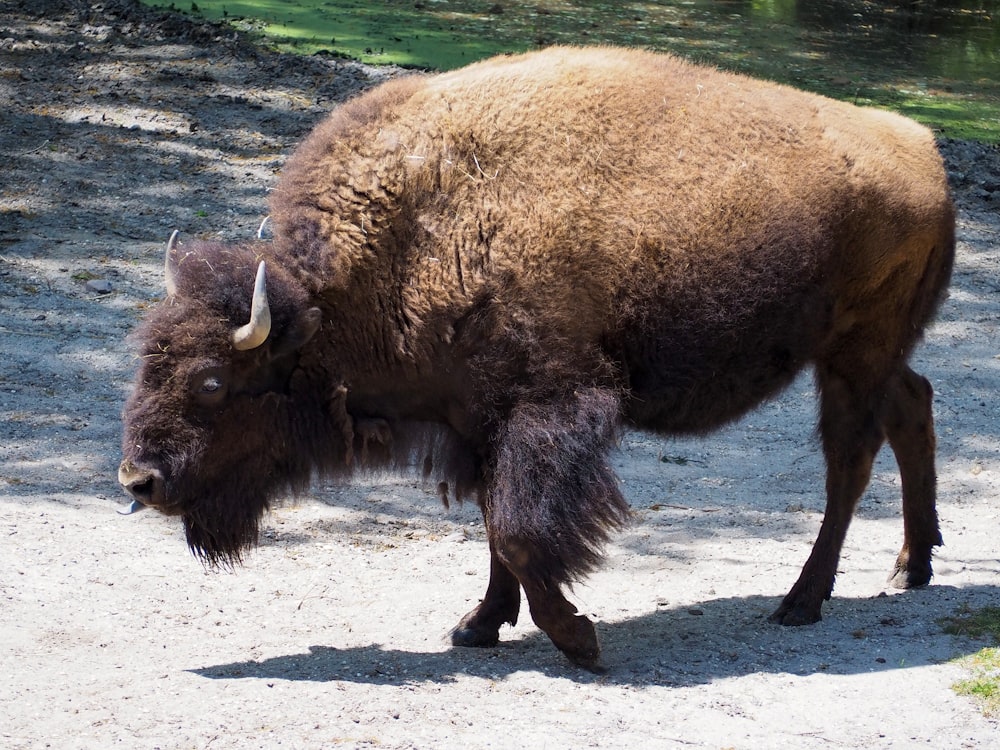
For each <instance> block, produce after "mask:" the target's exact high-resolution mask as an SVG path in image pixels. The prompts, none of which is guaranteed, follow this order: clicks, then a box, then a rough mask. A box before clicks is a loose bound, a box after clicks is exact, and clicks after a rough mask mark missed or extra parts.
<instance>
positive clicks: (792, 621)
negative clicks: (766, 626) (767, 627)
mask: <svg viewBox="0 0 1000 750" xmlns="http://www.w3.org/2000/svg"><path fill="white" fill-rule="evenodd" d="M767 619H768V621H769V622H775V623H777V624H778V625H787V626H793V627H794V626H798V625H812V624H813V623H817V622H819V621H820V620H822V619H823V616H822V615H821V614H820V613H819V610H817V609H814V608H812V607H803V606H800V605H795V604H785V603H782V605H781V606H780V607H778V608H777V609H776V610H775V611H774V614H772V615H771V616H770V617H768V618H767Z"/></svg>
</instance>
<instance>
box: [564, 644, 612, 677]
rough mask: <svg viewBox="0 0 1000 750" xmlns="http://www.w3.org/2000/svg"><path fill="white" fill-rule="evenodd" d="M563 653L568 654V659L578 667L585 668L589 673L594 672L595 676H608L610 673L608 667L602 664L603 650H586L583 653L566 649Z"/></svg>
mask: <svg viewBox="0 0 1000 750" xmlns="http://www.w3.org/2000/svg"><path fill="white" fill-rule="evenodd" d="M562 652H563V653H564V654H566V658H567V659H569V660H570V661H571V662H573V663H574V664H576V666H578V667H583V668H584V669H586V670H587V671H588V672H593V673H594V674H606V673H607V671H608V669H607V667H605V666H604V665H603V664H601V650H600V649H599V648H595V649H585V650H582V651H568V650H566V649H562Z"/></svg>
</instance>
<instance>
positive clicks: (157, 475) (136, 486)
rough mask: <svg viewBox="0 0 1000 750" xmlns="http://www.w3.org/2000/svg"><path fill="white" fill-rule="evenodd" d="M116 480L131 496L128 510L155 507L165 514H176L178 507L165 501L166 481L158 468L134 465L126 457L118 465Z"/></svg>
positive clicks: (130, 511) (178, 511)
mask: <svg viewBox="0 0 1000 750" xmlns="http://www.w3.org/2000/svg"><path fill="white" fill-rule="evenodd" d="M118 482H119V483H120V484H121V486H122V487H123V488H124V489H125V492H127V493H128V494H129V495H130V496H131V498H132V503H131V505H129V508H128V512H129V513H134V512H135V511H137V510H141V509H142V508H156V509H157V510H159V511H161V512H162V513H166V514H167V515H171V516H172V515H178V514H179V513H180V508H178V507H177V506H176V505H174V504H172V503H170V502H168V501H167V483H166V480H165V479H164V477H163V472H162V471H160V470H159V469H154V468H145V467H140V466H136V465H135V464H133V463H132V462H131V461H129V460H128V459H126V460H124V461H122V462H121V465H120V466H119V467H118Z"/></svg>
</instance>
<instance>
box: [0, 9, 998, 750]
mask: <svg viewBox="0 0 1000 750" xmlns="http://www.w3.org/2000/svg"><path fill="white" fill-rule="evenodd" d="M392 73H393V71H380V70H377V69H372V68H367V67H363V66H360V65H356V64H351V63H345V62H339V61H331V60H324V59H320V58H309V59H302V58H290V57H285V56H279V55H276V54H271V53H268V52H265V51H262V50H259V49H255V48H254V47H252V46H251V45H249V44H247V43H246V42H244V41H242V40H240V39H238V38H235V37H234V36H233V35H232V33H231V32H228V31H225V32H223V31H220V30H219V29H216V28H214V27H209V26H199V25H194V24H192V23H191V22H189V21H186V20H184V19H180V18H178V17H175V16H170V15H166V14H162V13H159V12H154V11H149V10H143V9H140V8H138V7H136V6H135V5H134V4H133V3H131V2H126V1H125V0H107V1H106V2H96V3H92V2H78V1H75V0H65V1H63V2H55V1H51V0H48V1H45V2H35V1H32V2H10V1H9V0H0V101H3V102H4V104H3V105H2V109H0V176H2V179H0V674H2V675H3V676H4V677H3V679H0V747H4V748H36V747H39V748H40V747H53V748H108V747H112V746H119V747H128V748H206V747H211V748H229V747H233V748H257V747H269V748H270V747H275V746H279V745H280V746H282V747H290V748H316V747H331V746H346V747H365V746H373V747H384V748H411V747H412V748H429V747H445V748H449V747H450V748H459V747H463V748H466V747H468V748H479V747H493V748H515V747H516V748H524V747H531V748H571V747H572V748H580V747H591V746H593V747H606V748H618V747H621V748H625V747H630V748H631V747H636V746H639V747H657V748H659V747H663V748H672V747H706V748H729V747H733V748H770V747H793V748H807V749H811V748H831V747H836V748H859V749H860V748H865V749H866V750H867V749H868V748H883V747H900V748H913V747H928V748H935V749H937V750H940V749H947V748H979V747H982V748H986V747H996V746H997V743H998V741H1000V726H998V724H997V721H996V720H992V719H988V718H985V717H983V716H982V715H981V713H980V712H979V711H978V709H977V708H976V707H975V706H974V705H973V704H972V703H971V702H969V700H967V699H966V698H963V697H959V696H956V695H955V694H954V693H953V692H952V690H951V688H950V686H951V685H952V683H954V682H955V681H956V680H958V679H960V678H962V677H963V675H964V671H963V668H962V667H961V666H959V665H956V664H955V663H953V662H951V661H950V660H951V659H952V658H953V657H956V656H961V655H963V654H967V653H971V652H974V651H977V650H978V649H979V648H981V647H982V646H983V645H984V644H982V643H976V642H973V641H967V640H963V639H957V638H954V637H952V636H949V635H945V634H944V633H942V630H941V626H940V624H939V623H938V622H937V620H938V618H940V617H942V616H946V615H953V614H955V613H956V612H958V611H960V610H961V609H962V608H965V607H972V608H975V607H982V606H985V605H997V604H1000V559H998V558H1000V542H998V541H997V539H998V532H1000V497H998V490H1000V420H998V415H997V411H996V405H995V398H996V393H997V389H998V387H1000V305H998V303H1000V211H998V208H1000V192H998V190H1000V184H998V182H1000V152H998V151H997V149H996V148H989V147H985V146H981V145H977V144H971V143H955V142H952V143H946V144H943V150H944V153H945V155H946V158H947V160H948V166H949V171H950V173H951V176H952V179H953V183H954V186H955V195H956V199H957V201H958V204H959V207H960V211H961V213H960V228H959V236H960V246H959V260H958V267H957V269H956V273H955V279H954V286H953V290H952V293H951V297H950V300H949V301H948V302H947V304H946V305H945V307H944V309H943V311H942V314H941V316H940V320H939V322H938V323H937V324H936V325H935V326H934V327H933V329H932V330H931V331H930V332H929V334H928V337H927V341H926V343H925V344H924V345H923V346H922V347H921V348H920V350H919V352H918V353H917V356H916V358H915V366H916V369H918V370H919V371H921V372H922V373H924V374H925V375H927V376H928V377H929V378H930V379H931V381H932V383H933V385H934V388H935V390H936V415H937V423H938V438H939V448H940V453H939V464H938V470H939V475H940V505H939V508H940V514H941V521H942V528H943V533H944V538H945V542H946V546H945V547H944V548H942V549H941V550H940V552H939V554H938V555H937V557H936V564H935V571H936V577H935V580H934V582H933V584H932V585H931V586H930V587H928V588H926V589H923V590H918V591H912V592H909V593H905V594H900V593H898V592H896V591H893V590H891V589H886V588H885V577H886V575H887V574H888V572H889V570H890V568H891V566H892V563H893V560H894V558H895V554H896V552H897V550H898V546H899V544H900V543H901V539H902V528H901V519H900V513H899V479H898V475H897V473H896V470H895V466H894V464H893V463H892V461H891V458H890V456H889V455H888V451H886V452H884V453H883V455H882V456H881V457H880V461H879V464H878V466H877V468H876V472H875V476H874V479H873V481H872V484H871V487H870V489H869V491H868V493H867V495H866V497H865V498H864V500H863V503H862V508H861V510H860V512H859V515H858V517H857V519H856V521H855V523H854V525H853V526H852V528H851V531H850V534H849V535H848V540H847V545H846V549H845V554H844V556H843V561H842V565H841V571H842V572H841V574H840V575H839V577H838V580H837V588H836V591H835V594H834V599H833V600H832V601H831V602H829V603H828V604H827V606H826V608H825V610H824V614H825V619H824V620H823V621H822V622H821V623H819V624H817V625H815V626H811V627H804V628H781V627H779V626H775V625H770V624H768V623H767V622H766V615H767V614H768V613H769V612H770V611H771V610H773V609H774V608H775V607H776V606H777V603H778V601H779V599H780V597H781V596H782V595H783V594H784V593H785V591H786V590H787V588H788V587H789V586H790V585H791V583H792V582H793V581H794V579H795V577H796V576H797V575H798V571H799V569H800V567H801V565H802V563H803V562H804V561H805V558H806V556H807V554H808V552H809V549H810V546H811V544H812V541H813V538H814V535H815V533H816V531H817V529H818V527H819V522H820V519H821V513H822V507H823V506H822V484H823V483H822V473H821V472H822V466H821V461H820V457H819V454H818V449H817V446H816V441H815V439H814V435H813V423H814V408H815V407H814V400H813V396H812V392H811V383H810V380H809V378H808V377H804V378H802V379H800V380H799V381H798V382H797V383H796V384H795V385H794V387H793V388H792V389H790V391H788V392H787V393H786V394H784V396H783V397H782V398H781V399H780V400H778V401H776V402H774V403H772V404H770V405H768V406H766V407H765V408H763V409H761V410H760V411H758V412H756V413H754V414H752V415H751V416H750V417H748V418H747V419H745V420H744V421H742V422H741V423H739V424H737V425H735V426H733V427H732V428H731V429H728V430H726V431H725V432H723V433H720V434H718V435H716V436H714V437H712V438H711V439H708V440H701V441H694V440H690V441H689V440H660V439H654V438H652V437H649V436H645V435H640V434H632V433H629V434H627V435H626V436H625V437H624V439H623V441H622V445H621V449H620V450H619V451H618V453H617V454H616V456H615V459H614V460H615V463H616V466H617V468H618V470H619V473H620V476H621V479H622V481H623V483H624V487H625V492H626V495H627V497H628V499H629V501H630V503H631V504H632V506H633V508H634V510H635V515H636V517H637V520H636V523H635V524H634V526H632V527H631V528H630V529H629V530H628V531H627V532H626V533H624V534H622V535H621V536H620V537H618V538H617V539H616V541H615V542H614V544H613V545H611V547H610V549H609V550H608V560H607V564H606V565H605V567H604V568H603V569H602V571H601V572H599V573H598V574H597V575H595V576H593V577H592V578H590V579H589V580H588V581H587V582H586V583H585V584H583V585H580V586H578V587H577V588H576V589H575V590H574V592H573V599H574V601H575V602H576V603H578V605H579V606H580V608H581V610H583V611H584V612H586V613H588V614H590V616H591V617H592V618H593V619H595V620H596V621H598V629H599V632H600V634H601V638H602V641H603V646H604V652H605V655H604V661H605V663H606V664H607V665H608V666H609V667H610V669H609V672H608V673H607V674H605V675H600V676H597V675H593V674H590V673H587V672H583V671H581V670H579V669H577V668H574V667H573V666H571V665H570V664H569V663H568V662H566V660H565V659H564V658H563V657H562V656H561V655H560V654H559V653H558V652H557V651H556V650H555V648H553V647H552V646H551V644H550V643H549V642H548V640H547V639H546V638H545V637H544V636H543V635H541V634H540V633H539V631H538V630H537V629H536V628H535V627H534V626H533V625H532V624H531V622H530V620H529V619H528V618H527V617H524V618H523V621H522V622H521V623H520V624H519V625H518V626H517V627H515V628H512V629H507V630H505V631H504V632H502V637H503V641H502V642H501V644H500V645H499V646H497V647H496V648H491V649H485V650H464V649H454V648H452V647H451V646H450V644H449V639H448V631H449V629H450V628H451V627H452V626H454V625H455V624H456V622H457V621H458V618H459V617H460V616H461V615H462V614H463V613H465V612H466V611H467V610H468V609H470V608H471V607H472V606H473V605H474V604H475V603H476V602H477V601H478V599H479V597H480V596H481V595H482V594H483V592H484V590H485V586H486V578H487V568H488V565H487V562H488V552H487V548H486V543H485V539H484V534H483V529H482V524H481V522H480V520H479V517H478V511H477V510H476V509H475V508H474V507H471V506H468V505H467V506H460V507H457V508H452V509H451V510H445V509H444V508H443V507H442V506H441V505H440V504H439V503H438V502H437V500H436V498H435V496H434V494H433V493H432V492H429V491H427V490H425V489H424V488H422V487H420V486H419V484H418V483H417V482H415V481H411V480H409V479H399V478H392V477H390V478H386V479H385V480H384V481H379V482H369V483H356V484H354V485H352V486H349V487H340V486H317V487H315V488H314V492H313V493H312V494H311V495H310V496H309V497H305V498H301V499H300V500H299V501H298V502H297V503H295V504H291V503H290V504H288V505H287V506H284V507H282V508H280V509H278V510H277V511H275V512H274V513H273V515H272V516H271V517H270V520H269V522H268V524H267V527H266V530H265V533H264V536H263V539H262V544H261V547H260V549H259V550H258V551H257V552H255V553H254V554H253V555H251V556H250V559H249V560H248V564H247V565H246V567H245V568H243V569H240V570H237V571H234V572H217V571H209V570H206V569H205V568H203V567H202V565H201V564H200V563H198V562H197V561H196V560H195V559H194V558H193V557H191V556H190V554H189V553H188V552H187V549H186V546H185V543H184V540H183V534H182V531H181V529H180V528H179V525H178V524H177V523H176V522H175V521H172V520H171V519H167V518H164V517H161V516H159V515H157V514H155V513H152V512H147V513H142V514H138V515H135V516H128V517H126V516H121V515H118V514H117V513H116V512H115V511H116V510H118V509H119V508H121V507H123V506H124V504H125V499H124V496H123V495H122V492H121V491H120V489H119V488H118V486H117V483H116V480H115V469H116V466H117V463H118V460H119V445H118V444H119V433H120V426H119V414H120V409H121V406H122V403H123V399H124V396H125V394H126V393H127V390H128V387H129V379H130V376H131V372H132V370H133V367H134V360H133V356H132V354H131V351H130V349H129V347H128V345H127V342H126V336H127V334H128V333H129V331H130V330H131V329H132V328H133V327H134V326H135V324H136V322H137V321H138V320H139V319H140V317H141V316H142V314H143V312H144V311H145V310H146V309H147V308H148V307H149V306H150V305H151V304H152V303H153V302H154V301H155V300H156V299H157V298H158V297H159V296H160V295H161V294H162V289H161V285H162V279H161V263H162V253H163V249H164V243H165V240H166V239H167V236H168V235H169V233H170V231H171V230H172V229H174V228H178V229H180V230H181V231H182V232H184V233H186V234H188V235H189V236H200V237H224V238H236V237H246V236H249V235H251V234H252V233H253V232H255V231H256V229H257V226H258V224H259V222H260V220H261V217H262V215H263V213H264V212H265V211H266V207H265V200H266V194H267V191H268V189H269V188H270V187H271V186H272V185H273V184H274V181H275V176H276V173H277V172H278V170H279V169H280V166H281V164H282V160H283V158H284V157H285V155H286V154H287V153H288V152H289V150H290V149H291V148H292V147H293V146H294V144H295V143H296V142H297V141H298V140H299V139H300V138H301V137H302V136H303V135H304V134H305V133H306V132H308V130H309V129H310V128H311V127H312V126H313V125H314V124H315V123H316V122H317V120H318V119H319V118H320V117H322V115H323V113H325V112H326V111H328V110H329V109H330V108H331V107H332V106H333V105H334V104H335V103H336V102H337V101H340V100H342V99H344V98H345V97H347V96H349V95H350V94H352V93H354V92H356V91H358V90H360V89H362V88H364V87H366V86H370V85H373V84H374V83H376V82H377V81H378V80H379V79H380V78H383V77H385V76H386V75H391V74H392Z"/></svg>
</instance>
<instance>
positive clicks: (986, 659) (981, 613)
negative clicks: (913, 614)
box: [938, 606, 1000, 717]
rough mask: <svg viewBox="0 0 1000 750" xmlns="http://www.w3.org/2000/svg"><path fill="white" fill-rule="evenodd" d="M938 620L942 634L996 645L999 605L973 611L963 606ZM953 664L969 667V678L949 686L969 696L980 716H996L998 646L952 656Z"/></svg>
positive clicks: (998, 703) (999, 695)
mask: <svg viewBox="0 0 1000 750" xmlns="http://www.w3.org/2000/svg"><path fill="white" fill-rule="evenodd" d="M938 622H939V623H940V624H941V626H942V628H943V630H944V632H946V633H951V634H952V635H955V636H959V637H963V638H972V639H977V640H979V639H989V640H991V641H992V642H993V643H996V644H1000V607H983V608H982V609H978V610H973V609H971V608H969V607H968V606H964V607H962V608H961V609H960V610H959V612H958V614H956V615H955V616H953V617H943V618H941V619H940V620H938ZM955 663H957V664H960V665H961V666H962V667H964V668H966V669H967V670H969V672H970V673H971V677H969V678H968V679H966V680H959V681H958V682H956V683H955V684H954V685H952V686H951V689H952V690H954V691H955V692H956V693H957V694H959V695H965V696H968V697H970V698H972V699H973V700H974V701H975V702H976V703H977V704H978V705H979V707H980V708H981V709H982V712H983V714H984V715H986V716H990V717H1000V647H997V646H988V647H986V648H984V649H981V650H979V651H977V652H976V653H974V654H969V655H968V656H963V657H960V658H958V659H956V660H955Z"/></svg>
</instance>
